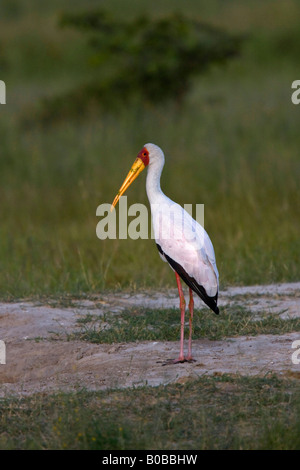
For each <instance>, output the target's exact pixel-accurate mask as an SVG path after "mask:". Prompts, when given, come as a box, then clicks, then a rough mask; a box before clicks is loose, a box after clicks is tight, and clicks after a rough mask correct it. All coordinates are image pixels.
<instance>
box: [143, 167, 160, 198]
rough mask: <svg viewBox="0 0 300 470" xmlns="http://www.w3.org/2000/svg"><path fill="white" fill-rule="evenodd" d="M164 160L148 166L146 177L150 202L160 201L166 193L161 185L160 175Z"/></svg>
mask: <svg viewBox="0 0 300 470" xmlns="http://www.w3.org/2000/svg"><path fill="white" fill-rule="evenodd" d="M163 166H164V162H159V161H158V162H155V164H153V165H151V166H149V167H148V171H147V179H146V191H147V196H148V199H149V202H150V204H156V203H159V202H160V200H161V199H162V198H163V197H164V193H163V192H162V190H161V187H160V177H161V173H162V169H163Z"/></svg>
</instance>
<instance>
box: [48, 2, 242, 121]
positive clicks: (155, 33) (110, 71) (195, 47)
mask: <svg viewBox="0 0 300 470" xmlns="http://www.w3.org/2000/svg"><path fill="white" fill-rule="evenodd" d="M59 24H60V26H61V27H73V28H76V29H77V30H80V31H82V33H83V34H84V35H87V36H88V45H89V47H90V49H91V53H90V56H89V58H88V61H87V64H83V66H88V67H90V69H91V75H92V76H93V78H92V79H91V80H90V81H89V82H88V83H84V84H82V86H80V87H79V88H77V89H75V90H72V91H70V92H69V93H67V94H65V95H64V96H58V97H55V98H50V99H46V100H44V102H43V103H42V108H41V116H40V118H41V119H53V118H55V116H58V115H60V116H63V117H65V116H66V115H76V114H82V113H83V111H84V110H86V109H88V108H90V107H91V104H92V105H93V106H94V105H95V104H96V106H100V107H102V108H105V109H109V110H113V109H119V107H120V106H121V105H122V104H123V105H124V104H127V103H128V102H131V101H132V100H138V101H143V102H146V103H148V104H149V103H150V104H155V103H160V102H165V101H171V100H173V101H174V100H175V101H177V102H178V103H181V102H182V100H183V99H184V97H185V95H186V93H187V92H188V91H189V89H190V87H191V83H192V79H193V77H195V76H197V75H199V74H202V73H204V72H205V71H206V70H207V69H208V67H209V66H210V65H212V64H221V63H224V62H226V61H227V60H229V59H230V58H231V57H234V56H236V55H237V54H238V53H239V51H240V48H241V44H242V39H243V38H242V37H241V36H237V35H231V34H228V33H227V32H225V31H223V30H221V29H218V28H216V27H212V26H210V25H207V24H205V23H202V22H199V21H196V20H191V19H188V18H186V17H184V16H183V15H181V14H172V15H170V16H168V17H165V18H161V19H158V20H154V19H149V18H145V17H138V18H136V19H134V20H132V21H131V22H121V21H117V20H115V19H114V18H112V17H111V16H110V15H108V14H107V13H106V12H104V11H97V12H95V11H94V12H89V13H81V14H69V13H65V14H62V16H61V18H60V21H59Z"/></svg>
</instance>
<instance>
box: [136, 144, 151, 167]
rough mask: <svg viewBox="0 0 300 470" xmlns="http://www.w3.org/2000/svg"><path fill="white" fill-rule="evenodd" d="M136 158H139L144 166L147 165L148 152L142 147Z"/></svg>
mask: <svg viewBox="0 0 300 470" xmlns="http://www.w3.org/2000/svg"><path fill="white" fill-rule="evenodd" d="M137 158H140V160H142V162H143V163H144V165H145V166H147V165H149V152H148V150H147V149H146V147H143V148H142V150H141V151H140V152H139V154H138V156H137Z"/></svg>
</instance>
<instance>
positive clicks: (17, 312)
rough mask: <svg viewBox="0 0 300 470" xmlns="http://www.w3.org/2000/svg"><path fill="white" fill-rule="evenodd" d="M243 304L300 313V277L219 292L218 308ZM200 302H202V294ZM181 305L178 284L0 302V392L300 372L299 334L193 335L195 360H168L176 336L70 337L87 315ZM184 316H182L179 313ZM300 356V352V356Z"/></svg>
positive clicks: (175, 345)
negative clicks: (96, 340) (2, 355)
mask: <svg viewBox="0 0 300 470" xmlns="http://www.w3.org/2000/svg"><path fill="white" fill-rule="evenodd" d="M230 303H239V304H243V305H244V306H246V307H247V308H250V309H251V310H253V311H254V312H257V313H258V314H259V312H260V311H267V312H269V313H270V315H272V314H280V315H281V316H282V317H283V318H292V317H295V316H300V283H292V284H279V285H271V286H251V287H242V288H237V287H236V288H231V289H228V290H226V291H224V292H221V293H220V306H221V307H222V305H225V304H227V305H228V304H230ZM195 304H196V305H195V306H196V307H202V306H203V305H202V303H201V301H200V299H199V300H198V299H197V300H196V299H195ZM133 306H135V307H138V306H143V307H145V306H149V307H151V308H162V307H164V308H166V307H178V298H177V294H176V291H175V290H170V291H168V293H167V294H166V293H165V294H162V293H161V292H145V293H139V294H128V293H126V294H122V293H119V294H114V295H104V296H101V298H100V299H97V300H95V301H91V300H81V301H76V302H75V301H73V302H72V303H71V305H70V306H66V307H54V306H51V305H41V304H40V303H37V302H35V303H34V302H18V303H2V304H0V340H3V341H4V342H5V345H6V364H0V396H7V395H11V394H18V395H19V394H21V395H28V394H32V393H36V392H54V391H71V390H76V389H81V388H86V389H88V390H101V389H105V388H114V387H131V386H140V385H150V386H155V385H159V384H167V383H170V382H185V381H187V380H189V379H190V378H194V377H198V376H201V375H203V374H222V373H232V374H240V375H260V376H263V375H265V374H268V373H272V372H275V373H277V374H279V375H283V376H289V377H295V378H300V364H293V362H292V354H293V352H295V349H292V343H293V342H294V341H295V340H300V332H297V333H290V334H284V335H274V336H273V335H259V336H253V337H250V336H242V337H237V338H227V339H226V340H222V341H209V340H206V339H203V340H201V339H200V340H195V341H193V353H194V358H195V359H196V361H195V362H193V363H183V364H176V365H167V366H163V365H162V364H163V362H164V361H165V360H166V359H168V358H175V357H177V356H178V348H179V342H150V341H148V342H146V341H145V342H138V343H118V344H113V345H109V344H100V345H99V344H91V343H87V342H82V341H67V338H66V335H67V333H72V332H74V331H76V328H78V324H77V321H78V319H80V318H83V317H85V316H86V314H87V313H92V314H93V315H103V314H104V313H105V312H106V311H110V312H114V313H115V314H116V315H117V314H118V313H119V312H120V311H121V310H122V309H124V308H128V307H129V308H130V307H133ZM178 321H179V316H178ZM299 357H300V354H299Z"/></svg>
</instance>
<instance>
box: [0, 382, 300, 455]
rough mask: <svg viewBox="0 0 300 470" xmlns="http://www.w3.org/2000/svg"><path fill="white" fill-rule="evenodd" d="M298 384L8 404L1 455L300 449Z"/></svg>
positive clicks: (210, 385)
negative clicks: (35, 451) (41, 451)
mask: <svg viewBox="0 0 300 470" xmlns="http://www.w3.org/2000/svg"><path fill="white" fill-rule="evenodd" d="M298 387H299V386H298V384H297V381H293V380H280V379H278V378H276V377H275V376H266V377H264V378H240V377H233V376H232V377H231V376H227V375H224V376H216V377H205V376H203V377H201V378H199V379H197V380H191V381H187V382H186V383H185V384H173V385H167V386H160V387H156V388H147V387H141V388H137V389H128V390H107V391H103V392H86V391H84V390H82V391H78V392H77V393H75V394H72V395H69V394H63V393H57V394H54V395H48V396H46V395H43V394H42V395H35V396H31V397H28V398H21V399H17V398H12V399H1V401H0V410H1V412H0V448H1V449H102V450H120V449H121V450H126V449H135V450H138V449H157V450H159V449H168V450H176V449H178V450H179V449H180V450H183V449H194V450H196V449H197V450H202V449H278V450H280V449H291V450H293V449H299V446H300V441H299V437H300V432H299V431H300V427H299V426H300V420H299V418H300V415H299V393H298V392H299V388H298Z"/></svg>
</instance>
